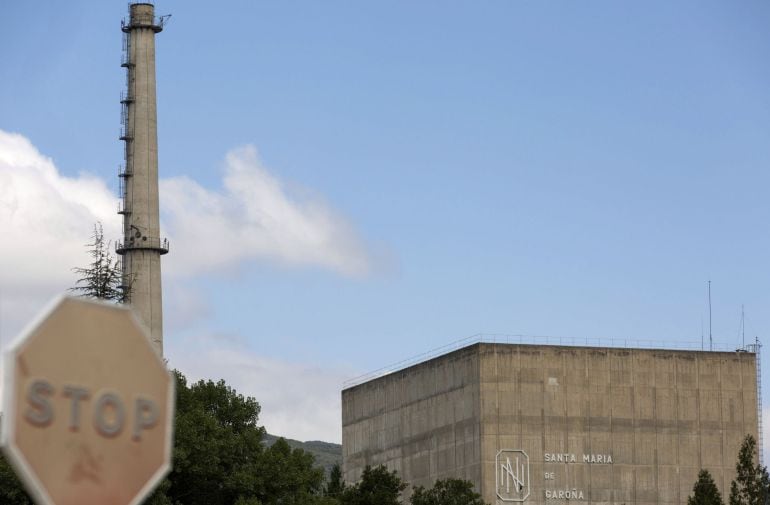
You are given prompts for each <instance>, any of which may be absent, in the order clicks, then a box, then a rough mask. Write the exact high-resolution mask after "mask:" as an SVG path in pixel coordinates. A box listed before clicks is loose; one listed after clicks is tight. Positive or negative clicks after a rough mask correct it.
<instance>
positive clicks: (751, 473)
mask: <svg viewBox="0 0 770 505" xmlns="http://www.w3.org/2000/svg"><path fill="white" fill-rule="evenodd" d="M756 459H757V441H756V440H754V437H753V436H751V435H746V438H745V439H744V440H743V444H742V445H741V449H740V451H739V452H738V463H737V464H736V465H735V470H736V476H735V480H734V481H733V482H732V484H730V505H765V504H766V501H767V499H768V497H770V494H768V490H769V488H770V476H768V474H767V468H765V467H764V466H762V465H760V464H759V463H755V460H756Z"/></svg>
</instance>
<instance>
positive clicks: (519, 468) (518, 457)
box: [495, 449, 529, 502]
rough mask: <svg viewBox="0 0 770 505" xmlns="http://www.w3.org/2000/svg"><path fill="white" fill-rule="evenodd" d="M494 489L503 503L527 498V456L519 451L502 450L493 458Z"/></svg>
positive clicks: (521, 500)
mask: <svg viewBox="0 0 770 505" xmlns="http://www.w3.org/2000/svg"><path fill="white" fill-rule="evenodd" d="M495 488H496V490H497V497H498V498H500V499H501V500H502V501H504V502H523V501H524V500H526V499H527V498H528V497H529V456H527V453H526V452H524V451H522V450H520V449H502V450H500V451H498V452H497V457H496V458H495Z"/></svg>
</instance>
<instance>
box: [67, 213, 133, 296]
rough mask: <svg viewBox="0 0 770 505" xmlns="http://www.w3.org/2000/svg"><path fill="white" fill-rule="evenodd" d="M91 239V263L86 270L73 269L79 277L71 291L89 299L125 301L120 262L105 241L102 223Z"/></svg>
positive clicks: (97, 226) (89, 246) (87, 245)
mask: <svg viewBox="0 0 770 505" xmlns="http://www.w3.org/2000/svg"><path fill="white" fill-rule="evenodd" d="M91 239H92V240H93V241H92V242H90V243H88V244H86V247H88V248H89V249H88V254H89V255H90V256H91V263H90V264H89V265H88V266H87V267H85V268H80V267H76V268H73V269H72V271H73V272H75V273H76V274H78V275H79V277H78V279H77V281H75V286H74V287H72V288H70V291H74V292H76V293H78V294H79V296H84V297H87V298H99V299H102V300H113V301H123V299H124V298H125V294H126V293H125V291H124V286H123V280H122V279H123V275H122V272H121V268H120V262H119V261H118V259H117V258H116V257H114V256H113V255H112V253H111V252H110V242H109V241H106V242H105V240H104V230H102V223H96V224H95V225H94V232H93V234H92V235H91Z"/></svg>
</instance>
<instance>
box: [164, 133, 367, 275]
mask: <svg viewBox="0 0 770 505" xmlns="http://www.w3.org/2000/svg"><path fill="white" fill-rule="evenodd" d="M161 195H162V198H161V202H162V204H161V205H162V208H163V211H164V212H163V218H164V225H165V228H166V230H167V232H168V234H169V235H170V238H171V239H172V244H171V245H172V247H173V251H174V261H173V262H169V263H168V271H169V272H170V273H171V274H172V275H173V274H183V275H184V274H188V275H189V274H190V273H191V272H199V271H206V270H217V269H222V268H229V267H232V266H235V265H237V264H239V263H240V262H243V261H247V260H268V261H272V262H277V263H282V264H287V265H310V266H319V267H323V268H327V269H331V270H334V271H336V272H339V273H342V274H345V275H351V276H360V275H365V274H366V273H368V272H369V270H370V268H371V265H370V260H369V256H368V254H367V251H366V249H365V248H364V246H363V245H362V243H361V241H360V240H359V239H358V238H357V236H356V234H355V233H354V231H353V230H352V228H351V227H350V225H349V224H348V223H347V222H346V221H345V220H344V219H343V218H342V217H341V216H340V215H338V214H336V213H335V212H334V211H333V210H332V209H331V208H329V207H328V206H327V205H326V204H324V203H323V202H322V201H320V200H319V199H313V198H307V197H304V198H298V197H296V196H294V197H293V196H292V195H289V194H288V193H287V191H286V189H285V188H284V185H283V184H282V183H281V181H280V180H278V179H277V178H276V177H274V176H273V175H271V174H270V173H269V172H268V171H267V170H266V169H265V168H264V166H263V165H262V164H261V162H260V160H259V158H258V156H257V151H256V149H255V148H254V147H252V146H246V147H241V148H238V149H234V150H232V151H230V152H229V153H228V154H227V157H226V160H225V174H224V179H223V187H222V189H221V190H220V191H211V190H209V189H206V188H203V187H201V186H200V185H199V184H198V183H196V182H195V181H193V180H191V179H189V178H187V177H177V178H173V179H166V180H163V181H161Z"/></svg>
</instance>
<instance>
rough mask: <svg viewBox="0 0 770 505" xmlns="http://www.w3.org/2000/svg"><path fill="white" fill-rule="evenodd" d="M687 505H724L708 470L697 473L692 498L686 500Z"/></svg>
mask: <svg viewBox="0 0 770 505" xmlns="http://www.w3.org/2000/svg"><path fill="white" fill-rule="evenodd" d="M687 505H724V502H723V501H722V495H721V494H720V493H719V489H717V485H716V484H715V483H714V479H713V478H712V477H711V474H710V473H709V471H708V470H701V471H700V472H699V473H698V480H697V481H696V482H695V485H694V486H693V488H692V496H690V497H689V498H687Z"/></svg>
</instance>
